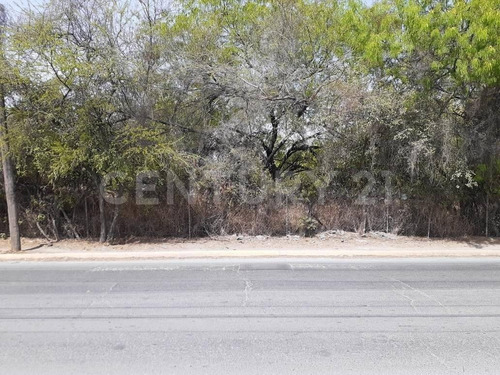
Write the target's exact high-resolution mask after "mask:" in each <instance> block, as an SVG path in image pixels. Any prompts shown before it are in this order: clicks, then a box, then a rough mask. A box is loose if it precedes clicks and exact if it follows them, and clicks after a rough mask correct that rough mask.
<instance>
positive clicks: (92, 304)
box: [80, 283, 118, 318]
mask: <svg viewBox="0 0 500 375" xmlns="http://www.w3.org/2000/svg"><path fill="white" fill-rule="evenodd" d="M117 285H118V283H114V284H113V285H111V287H110V288H109V289H108V290H107V291H106V292H105V293H104V294H102V295H101V296H100V297H99V298H95V299H93V300H92V301H90V303H89V304H88V305H87V307H85V308H84V309H83V310H82V312H81V313H80V318H81V317H83V315H84V314H85V313H86V312H87V311H88V310H90V309H91V308H92V307H93V306H94V305H95V304H96V303H97V302H100V301H102V300H103V299H104V297H106V296H107V295H108V294H109V293H111V292H112V291H113V289H115V288H116V286H117Z"/></svg>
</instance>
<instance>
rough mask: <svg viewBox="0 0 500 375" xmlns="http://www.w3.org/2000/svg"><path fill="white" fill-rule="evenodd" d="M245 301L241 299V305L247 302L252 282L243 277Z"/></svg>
mask: <svg viewBox="0 0 500 375" xmlns="http://www.w3.org/2000/svg"><path fill="white" fill-rule="evenodd" d="M244 281H245V301H243V306H246V305H247V304H248V300H249V298H250V292H251V291H252V286H253V284H252V282H251V281H250V280H248V279H245V280H244Z"/></svg>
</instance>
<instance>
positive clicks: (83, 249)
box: [0, 231, 500, 260]
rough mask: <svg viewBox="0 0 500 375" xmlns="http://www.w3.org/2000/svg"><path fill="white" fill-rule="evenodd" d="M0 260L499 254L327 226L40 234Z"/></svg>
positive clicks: (485, 242)
mask: <svg viewBox="0 0 500 375" xmlns="http://www.w3.org/2000/svg"><path fill="white" fill-rule="evenodd" d="M0 253H2V255H1V259H0V260H24V259H29V260H54V259H108V258H109V259H124V258H134V259H136V258H151V259H157V258H177V259H178V258H204V257H208V258H221V257H252V256H259V257H273V256H276V257H278V256H288V257H306V256H307V257H365V256H368V257H392V256H394V257H410V256H419V257H420V256H424V257H433V256H434V257H437V256H457V257H458V256H500V239H492V238H489V239H488V238H484V237H483V238H482V237H474V238H470V237H469V238H460V239H427V238H418V237H403V236H395V235H391V234H386V233H368V234H366V235H363V236H361V235H358V234H356V233H346V232H337V231H329V232H324V233H321V234H318V235H317V236H316V237H313V238H303V237H299V236H287V237H267V236H255V237H250V236H236V235H233V236H222V237H215V238H199V239H129V240H128V241H123V242H121V243H116V244H112V245H110V244H106V245H102V244H99V243H97V242H92V241H76V240H64V241H60V242H57V243H54V244H52V245H51V246H47V245H46V241H44V240H41V239H23V251H22V252H21V253H9V243H8V241H7V240H0Z"/></svg>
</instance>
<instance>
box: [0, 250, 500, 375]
mask: <svg viewBox="0 0 500 375" xmlns="http://www.w3.org/2000/svg"><path fill="white" fill-rule="evenodd" d="M462 373H465V374H474V375H480V374H498V373H500V260H498V259H496V260H495V259H481V260H479V259H477V260H473V259H462V260H446V259H427V260H411V259H407V260H331V261H328V260H324V261H321V260H310V261H308V260H301V261H292V260H286V259H283V260H268V261H265V260H249V261H239V260H233V261H231V260H227V261H184V262H177V263H175V262H145V261H143V262H102V263H95V262H87V263H64V262H62V263H16V264H10V263H0V374H6V375H7V374H8V375H15V374H38V375H39V374H50V375H57V374H92V375H96V374H120V375H127V374H134V375H135V374H203V375H206V374H217V375H220V374H314V375H317V374H342V375H347V374H391V375H394V374H425V375H429V374H462Z"/></svg>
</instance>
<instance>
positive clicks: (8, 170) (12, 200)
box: [0, 4, 21, 251]
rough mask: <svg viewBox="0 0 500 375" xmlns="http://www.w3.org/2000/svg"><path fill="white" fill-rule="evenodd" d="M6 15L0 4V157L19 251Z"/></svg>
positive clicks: (12, 232) (13, 236) (13, 243)
mask: <svg viewBox="0 0 500 375" xmlns="http://www.w3.org/2000/svg"><path fill="white" fill-rule="evenodd" d="M6 23H7V14H6V11H5V7H4V6H3V5H2V4H0V69H2V77H1V78H0V79H1V80H2V81H0V149H1V156H2V169H3V177H4V188H5V197H6V199H7V213H8V219H9V234H10V248H11V250H12V251H19V250H21V236H20V231H19V220H18V208H17V202H16V186H15V170H14V165H13V162H12V157H11V154H10V150H9V140H8V136H9V134H8V126H7V108H6V104H5V96H6V94H5V84H6V82H5V80H6V77H7V74H6V68H7V62H6V58H5V53H4V48H3V46H4V43H3V39H4V38H5V32H6V31H5V26H6Z"/></svg>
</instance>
